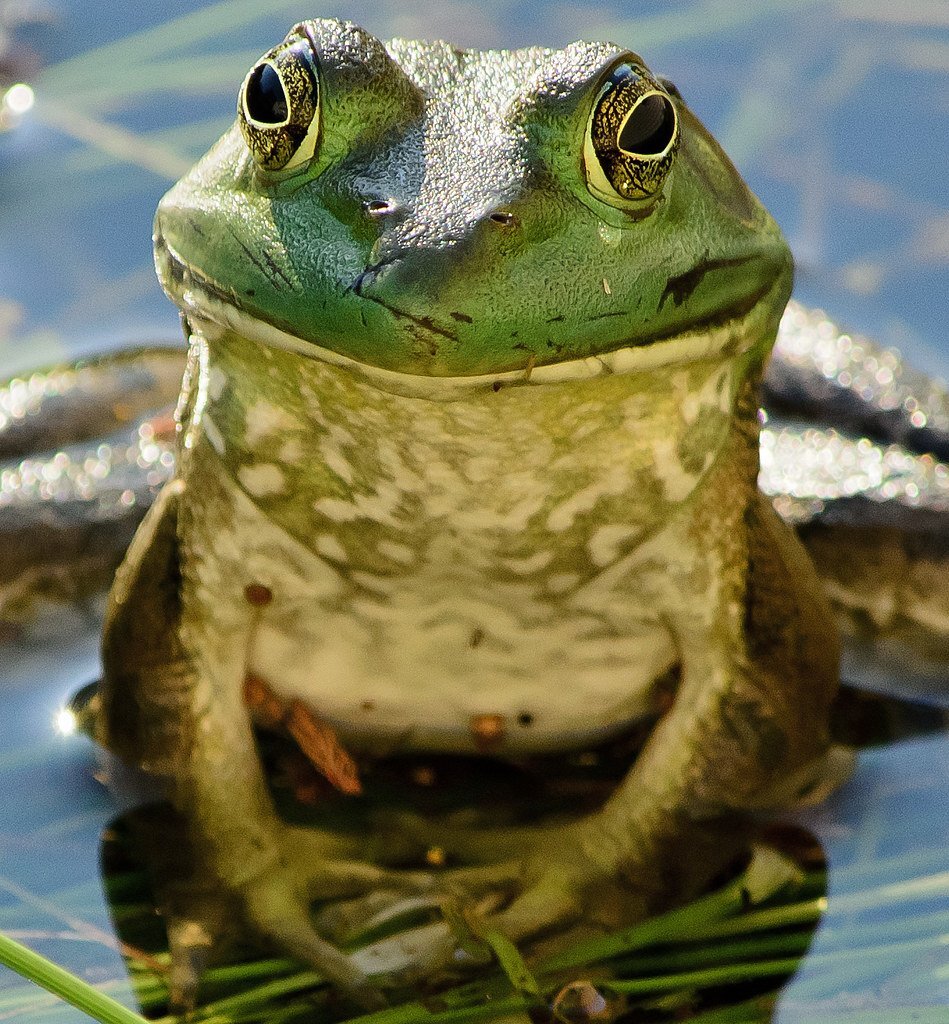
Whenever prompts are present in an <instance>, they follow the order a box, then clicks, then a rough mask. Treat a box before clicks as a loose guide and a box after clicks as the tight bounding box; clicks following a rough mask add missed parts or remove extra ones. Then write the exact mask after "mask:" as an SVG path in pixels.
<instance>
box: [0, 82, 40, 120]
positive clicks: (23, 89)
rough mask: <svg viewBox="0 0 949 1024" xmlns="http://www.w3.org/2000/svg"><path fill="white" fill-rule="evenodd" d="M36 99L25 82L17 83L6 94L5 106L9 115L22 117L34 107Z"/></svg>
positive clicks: (4, 98)
mask: <svg viewBox="0 0 949 1024" xmlns="http://www.w3.org/2000/svg"><path fill="white" fill-rule="evenodd" d="M35 99H36V97H35V95H34V93H33V90H32V89H31V88H30V86H28V85H27V84H26V83H25V82H17V84H16V85H11V86H10V88H9V89H7V91H6V92H5V93H4V96H3V105H4V107H5V108H6V109H7V111H8V112H9V113H11V114H15V115H16V116H18V117H20V116H22V115H23V114H25V113H27V111H29V110H30V109H31V108H32V107H33V103H34V101H35Z"/></svg>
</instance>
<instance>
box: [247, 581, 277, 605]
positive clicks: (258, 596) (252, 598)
mask: <svg viewBox="0 0 949 1024" xmlns="http://www.w3.org/2000/svg"><path fill="white" fill-rule="evenodd" d="M244 597H245V598H246V600H247V603H248V604H250V605H253V606H254V607H255V608H264V607H266V606H267V605H268V604H270V602H271V601H272V600H273V591H272V590H271V589H270V587H265V586H264V585H263V583H248V584H247V586H246V587H244Z"/></svg>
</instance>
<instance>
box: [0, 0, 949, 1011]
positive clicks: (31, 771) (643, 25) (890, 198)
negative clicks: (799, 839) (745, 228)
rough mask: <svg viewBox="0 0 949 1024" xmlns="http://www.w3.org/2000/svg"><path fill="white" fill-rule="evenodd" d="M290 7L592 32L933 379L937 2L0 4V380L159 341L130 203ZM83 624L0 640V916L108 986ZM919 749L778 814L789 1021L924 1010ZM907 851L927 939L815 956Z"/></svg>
mask: <svg viewBox="0 0 949 1024" xmlns="http://www.w3.org/2000/svg"><path fill="white" fill-rule="evenodd" d="M316 16H337V17H345V18H350V19H352V20H354V21H357V22H359V23H360V24H361V25H363V26H364V27H365V28H367V29H368V30H370V31H372V32H374V33H376V34H377V35H379V36H380V37H383V38H387V37H389V36H392V35H404V36H411V37H422V38H432V37H445V38H449V39H451V40H452V41H453V42H455V43H457V44H460V45H462V46H471V47H511V46H520V45H528V44H546V45H551V46H559V45H562V44H564V43H567V42H569V41H571V40H573V39H576V38H609V39H613V40H615V41H616V42H618V43H620V44H623V45H625V46H628V47H630V48H631V49H633V50H636V51H638V52H640V53H641V54H642V55H643V56H644V57H645V59H646V60H647V62H648V63H649V65H650V66H651V67H652V69H653V70H655V71H656V72H658V73H660V74H663V75H665V76H667V77H669V78H671V79H672V80H673V81H674V82H675V83H676V84H677V86H678V87H679V89H680V91H681V92H682V94H683V96H684V97H685V98H686V100H687V101H688V103H689V104H690V106H691V107H692V109H693V110H695V111H696V112H697V113H698V115H699V116H700V117H701V118H702V119H703V120H704V121H705V122H706V124H707V125H708V126H709V127H710V128H711V130H712V131H713V133H714V134H715V135H716V136H717V137H718V139H719V140H720V141H721V142H722V144H723V145H724V147H725V149H726V150H727V151H728V152H729V153H730V155H731V156H732V158H733V159H734V161H735V163H736V164H737V165H738V167H739V170H740V171H741V173H742V174H743V175H744V177H745V178H746V180H748V181H749V183H750V184H751V186H752V188H753V189H754V190H755V192H756V193H757V194H758V195H759V196H760V197H761V198H762V200H763V201H764V203H765V204H766V205H767V206H768V207H769V208H770V210H771V211H772V213H773V214H774V215H775V217H776V218H777V220H778V222H779V223H780V224H781V226H782V228H783V229H784V231H785V233H786V235H787V237H788V238H789V240H790V242H791V246H792V248H793V250H794V253H795V257H796V260H797V266H798V276H797V284H796V295H797V297H798V298H799V299H800V300H801V301H803V302H805V303H807V304H809V305H816V306H821V307H823V308H825V309H826V310H827V311H828V312H829V313H831V314H832V315H833V316H834V317H835V318H836V319H837V320H838V321H839V322H840V323H842V324H843V325H845V326H848V327H851V328H853V329H855V330H858V331H861V332H864V333H866V334H869V335H870V336H872V337H875V338H876V339H878V340H879V341H881V342H882V343H884V344H886V345H894V346H898V347H899V348H900V349H902V350H903V351H904V353H906V354H907V355H908V356H909V358H910V360H911V361H912V362H914V363H915V364H916V365H918V366H919V367H921V368H923V369H926V370H927V371H929V372H930V373H935V374H942V375H943V376H945V375H947V374H949V345H947V338H946V324H947V312H949V308H947V295H949V188H947V183H949V171H947V168H949V2H947V0H916V2H914V3H912V4H899V3H893V2H891V0H758V2H748V3H744V4H742V3H736V2H735V0H678V2H676V0H673V2H659V0H639V2H635V3H628V2H627V3H623V2H620V0H597V2H596V3H592V2H590V3H582V2H534V3H525V2H514V0H442V2H440V3H437V4H436V3H423V2H419V0H335V2H334V3H333V4H327V3H322V2H318V0H307V2H302V0H295V2H292V3H290V2H277V0H270V2H260V0H227V2H221V3H215V4H201V3H197V2H188V0H166V2H164V3H161V4H144V3H139V4H135V3H133V4H127V5H122V6H121V7H120V6H118V5H116V4H115V3H114V2H113V0H48V2H41V0H0V97H2V100H0V377H3V376H5V375H7V374H9V373H12V372H18V371H22V370H25V369H28V368H30V367H37V366H41V365H43V364H47V363H49V362H52V361H55V360H60V359H62V358H69V357H72V356H75V355H77V354H81V353H91V352H98V351H103V350H106V349H115V348H121V347H123V346H128V345H132V344H140V343H143V342H148V341H151V340H156V339H160V340H164V339H174V338H176V337H177V336H178V333H179V328H178V320H177V314H176V311H175V310H174V308H173V307H172V306H171V304H170V303H169V302H168V301H167V300H166V299H165V298H164V296H163V295H162V293H161V291H160V289H159V287H158V285H157V283H156V281H155V278H154V272H153V269H152V262H151V239H150V236H151V219H152V215H153V211H154V209H155V206H156V203H157V202H158V199H159V197H160V196H161V195H162V193H163V192H164V191H165V190H166V189H167V188H168V187H169V186H170V184H171V183H172V182H173V181H174V180H175V179H176V178H177V177H178V176H179V175H180V174H181V173H182V172H183V171H184V170H186V169H187V167H188V166H189V164H190V163H191V162H192V161H193V160H194V159H196V158H197V157H198V156H199V155H200V154H201V153H202V152H204V150H206V149H207V147H208V146H209V145H210V143H211V142H212V141H213V140H214V139H215V138H216V137H217V136H218V135H219V134H220V133H221V132H222V131H223V130H224V129H225V127H226V126H227V125H228V124H229V123H230V121H231V120H232V118H233V112H234V105H235V100H236V95H237V89H238V86H239V84H240V82H241V80H242V78H243V76H244V74H245V73H246V71H247V69H248V68H249V67H250V66H251V65H252V64H253V63H254V62H255V60H256V58H257V57H258V56H259V55H260V54H261V53H263V52H264V51H266V50H267V49H269V48H270V47H271V46H273V45H274V44H275V43H277V42H278V41H279V40H280V39H281V38H282V37H283V35H284V33H285V32H286V30H287V29H288V28H289V26H290V25H292V24H293V23H294V22H295V21H297V20H299V19H301V18H305V17H316ZM97 628H98V626H97V621H96V615H95V613H94V612H93V613H88V614H87V613H86V612H81V613H77V615H76V617H75V618H74V619H72V620H68V621H66V620H63V619H57V620H56V621H55V622H53V621H49V622H43V623H41V624H40V626H39V627H38V628H36V629H35V630H33V631H32V632H31V634H30V635H29V636H28V637H26V638H21V639H19V640H17V641H16V642H11V643H9V644H7V645H6V646H4V647H3V652H4V660H3V664H2V668H0V927H3V928H5V929H8V930H11V931H14V932H16V933H17V934H19V935H21V937H23V938H24V939H25V940H30V936H32V937H33V938H32V940H30V941H33V942H34V944H36V945H37V946H38V948H42V949H43V951H44V952H46V953H47V954H48V955H50V956H53V957H54V958H56V959H58V960H60V961H62V962H65V963H68V964H69V965H70V966H72V967H73V968H74V969H75V970H77V971H79V972H81V973H82V974H83V975H84V976H86V977H87V978H90V979H91V980H95V981H100V982H103V983H105V984H106V985H107V986H110V987H111V990H112V991H114V992H116V993H117V994H119V996H120V997H121V998H123V999H125V1000H126V1001H128V1002H130V1003H134V1000H133V999H132V997H131V995H130V994H129V992H128V989H127V983H126V981H125V972H124V968H123V965H122V961H121V959H120V957H119V954H118V952H117V951H116V949H115V942H114V940H112V939H111V938H110V936H111V934H112V932H111V924H110V920H109V915H108V911H107V907H106V904H105V902H104V900H103V897H102V888H101V879H100V876H99V869H98V859H99V850H100V839H101V837H102V835H103V830H104V829H106V828H107V827H108V823H109V821H110V819H111V816H112V814H113V813H114V808H113V805H112V804H111V802H110V800H109V798H108V797H107V796H106V795H105V793H104V792H103V791H102V790H101V788H100V787H99V786H98V785H97V784H96V783H95V781H94V780H93V777H92V774H93V757H92V753H91V750H90V748H89V746H88V744H87V743H86V742H85V741H84V740H82V739H81V738H79V737H76V736H69V735H67V734H68V732H69V723H68V719H67V720H66V721H65V722H64V721H63V720H62V719H61V718H58V717H57V716H58V709H59V708H60V707H61V706H62V704H63V702H64V701H65V700H67V699H68V697H69V696H70V695H71V694H72V693H73V692H74V691H75V690H76V689H77V688H78V687H79V686H80V685H81V684H83V683H85V682H87V681H89V680H90V679H94V678H95V677H96V675H97V672H98V664H97V661H98V655H97ZM0 639H2V638H0ZM57 722H58V723H59V727H58V728H57ZM947 753H949V741H947V739H946V737H945V736H944V735H943V736H938V735H936V736H930V737H928V738H922V739H919V738H918V739H915V740H908V741H906V742H900V743H894V744H891V745H889V746H886V747H879V748H876V749H874V750H871V751H869V752H867V753H866V754H864V755H863V756H862V757H861V760H860V766H859V769H858V772H857V775H856V776H855V778H854V780H853V781H852V782H851V783H850V784H849V786H847V787H846V788H845V789H844V790H842V791H841V792H839V793H838V794H837V795H836V796H835V797H834V798H833V799H832V801H831V802H830V803H829V804H827V805H826V806H825V807H824V808H822V809H821V810H820V811H818V812H815V813H813V814H811V815H810V816H808V817H807V818H806V819H805V824H807V826H808V827H809V828H812V829H814V830H815V831H816V832H817V834H818V835H819V836H820V839H821V841H822V842H823V844H824V846H825V849H826V850H827V855H828V857H829V859H830V866H831V873H830V881H829V890H830V897H831V903H830V911H829V915H830V916H829V917H828V919H827V921H825V924H824V926H822V928H821V929H820V930H819V932H818V934H817V937H816V939H815V944H814V947H813V950H812V954H811V956H810V958H809V959H807V960H805V962H804V965H803V967H802V969H801V970H800V971H799V973H798V976H797V979H796V981H795V982H794V983H793V984H792V985H791V987H790V988H789V989H788V990H787V992H786V993H785V997H784V998H783V1000H782V1001H780V1002H779V1004H778V1009H777V1010H776V1019H778V1020H788V1021H790V1020H795V1021H796V1020H800V1019H802V1018H801V1017H799V1016H795V1013H796V1012H797V1013H799V1012H803V1011H801V1010H800V1007H801V1006H802V1005H804V1004H803V1003H801V1002H800V1000H801V999H802V998H805V997H806V998H807V999H808V1000H811V1002H808V1003H807V1006H810V1007H811V1009H810V1010H808V1011H807V1012H808V1013H812V1012H813V1007H814V1006H821V1005H823V1006H825V1007H831V1008H834V1010H835V1012H836V1011H837V1010H841V1009H844V1010H845V1009H847V1008H848V1007H850V1008H851V1009H852V1008H853V1007H852V1005H851V1004H853V1002H854V1000H857V1001H858V1002H859V1001H860V1000H863V1004H866V1005H870V1006H871V1009H872V1006H873V1005H876V1004H875V1003H873V1000H878V1001H880V1000H882V1002H881V1004H880V1005H882V1006H884V1010H883V1011H881V1012H882V1013H884V1016H880V1017H879V1018H873V1019H874V1020H880V1021H883V1020H885V1021H886V1022H887V1024H891V1022H894V1024H899V1022H900V1021H902V1020H904V1019H905V1020H907V1021H908V1020H910V1019H912V1020H922V1019H923V1018H922V1017H917V1016H912V1017H911V1016H909V1015H907V1016H902V1015H901V1011H899V1009H898V1008H899V1007H900V1006H906V1007H909V1006H916V1007H917V1008H918V1007H919V1006H927V1007H945V1006H947V1005H949V957H947V949H949V946H947V944H946V942H947V938H946V934H947V932H949V852H947V850H949V785H947V783H949V756H947ZM940 850H941V851H942V854H943V855H944V861H942V862H940V860H939V857H940V854H939V851H940ZM920 851H922V852H920ZM926 851H929V852H926ZM933 851H936V852H935V853H933ZM924 855H925V856H926V857H929V858H930V859H929V860H926V861H925V864H926V865H929V867H928V868H927V870H928V871H929V874H928V875H926V877H927V878H930V877H931V878H934V879H935V881H932V882H930V883H927V885H928V886H929V887H928V888H926V886H924V887H923V890H922V894H921V895H917V896H913V899H914V900H915V901H916V902H915V903H914V904H913V906H914V908H915V909H916V910H920V908H922V909H923V910H926V912H927V913H928V912H929V911H930V910H931V911H932V912H933V913H935V914H937V915H938V914H942V915H943V919H944V921H945V923H944V924H943V925H942V926H940V927H941V931H939V932H938V934H934V935H933V936H931V941H930V940H927V942H928V944H926V942H924V943H923V944H922V945H921V946H920V947H919V948H918V949H915V948H914V950H913V951H909V952H907V951H906V950H905V949H904V948H903V947H902V946H901V947H900V948H899V949H898V950H897V949H894V950H891V951H890V953H889V954H887V955H882V954H880V955H879V958H878V960H877V961H874V962H870V960H868V959H867V958H866V957H861V956H858V957H857V960H859V961H860V962H859V964H857V967H859V968H860V970H862V971H863V974H860V970H856V975H854V974H853V973H851V975H845V977H844V981H841V980H840V979H841V975H840V974H839V973H838V974H834V975H833V976H832V977H831V976H829V975H828V974H827V969H826V964H827V962H828V961H827V960H826V958H827V957H831V958H832V957H834V956H839V955H840V954H841V946H840V943H841V941H843V940H841V939H840V938H839V935H840V931H839V928H840V923H841V921H842V920H843V921H846V920H848V918H847V915H848V914H849V913H850V910H848V909H846V908H848V907H852V906H853V905H854V904H853V903H852V902H851V903H850V904H848V903H847V900H848V899H850V898H851V897H850V896H848V886H853V885H857V884H858V883H859V882H860V879H861V878H862V879H863V880H864V881H865V880H866V877H867V874H866V872H867V871H871V872H873V871H875V872H876V874H875V875H873V877H874V878H876V879H877V880H878V881H879V882H880V883H881V884H885V885H891V886H899V885H901V884H902V885H905V884H906V876H905V871H906V870H912V871H916V870H917V869H919V870H922V868H919V865H920V864H922V863H923V861H920V860H919V858H921V857H924ZM913 857H916V858H917V860H916V861H914V862H913V863H914V864H915V865H916V867H913V868H912V869H910V868H907V867H906V865H907V863H909V862H908V861H907V858H910V860H912V858H913ZM868 865H869V867H868ZM848 872H849V873H848ZM854 872H856V874H855V873H854ZM861 872H863V874H861ZM940 879H941V880H940ZM860 884H863V883H860ZM835 900H836V901H838V902H837V903H835V902H834V901H835ZM881 900H882V903H881V907H882V909H881V911H880V913H881V914H882V915H883V919H884V920H885V919H886V914H887V913H888V911H887V910H886V906H888V904H886V901H885V898H883V897H881ZM838 906H839V907H840V910H839V912H838V913H837V916H836V917H834V908H835V907H838ZM835 929H837V930H835ZM77 936H78V938H77ZM904 945H905V944H904ZM907 957H908V958H909V959H907ZM822 958H824V959H822ZM828 978H830V980H828ZM847 978H849V980H847ZM855 978H856V980H855ZM17 993H19V996H18V995H17ZM854 993H857V994H856V995H855V994H854ZM868 993H870V994H869V995H868ZM17 998H20V1000H21V1002H20V1003H17V1001H16V999H17ZM23 998H28V996H26V997H25V996H24V995H23V990H22V988H18V987H17V982H16V980H15V979H13V978H12V976H10V975H9V972H4V971H3V969H2V968H0V1020H3V1019H4V1018H17V1017H18V1016H19V1015H20V1013H21V1010H22V1005H23V1004H22V999H23ZM813 1000H817V1002H816V1003H815V1002H814V1001H813ZM821 1000H823V1002H821ZM848 1000H849V1003H848ZM867 1000H870V1003H867ZM863 1004H861V1005H863ZM49 1005H50V1007H52V1006H53V1004H52V1003H51V1004H49ZM17 1007H20V1008H21V1009H20V1010H18V1009H17ZM795 1007H797V1008H798V1009H797V1010H795ZM828 1012H830V1010H829V1009H828ZM940 1012H941V1011H940ZM946 1012H949V1011H946ZM906 1013H907V1014H909V1013H910V1011H909V1010H907V1011H906ZM50 1014H51V1017H50V1019H52V1016H55V1017H56V1019H57V1020H71V1019H76V1020H77V1021H78V1020H81V1019H83V1018H82V1017H81V1015H80V1014H78V1012H77V1013H74V1014H72V1015H70V1011H64V1010H59V1009H52V1008H51V1009H50ZM887 1014H888V1015H887ZM30 1019H35V1020H39V1019H40V1018H39V1017H31V1018H30ZM43 1019H45V1018H43ZM723 1019H724V1018H723ZM729 1019H732V1018H729ZM734 1019H735V1020H738V1019H739V1018H737V1017H736V1018H734ZM741 1019H742V1020H744V1019H746V1018H741ZM807 1019H830V1018H829V1017H827V1018H816V1017H809V1018H807ZM834 1019H836V1018H834ZM847 1019H849V1018H847ZM868 1019H869V1018H868ZM925 1019H926V1020H930V1019H931V1020H937V1019H938V1018H937V1017H935V1016H934V1017H926V1018H925ZM947 1019H949V1018H947Z"/></svg>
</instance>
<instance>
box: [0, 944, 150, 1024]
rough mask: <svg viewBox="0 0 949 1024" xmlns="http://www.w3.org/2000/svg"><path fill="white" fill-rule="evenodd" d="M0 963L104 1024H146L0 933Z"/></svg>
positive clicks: (109, 998)
mask: <svg viewBox="0 0 949 1024" xmlns="http://www.w3.org/2000/svg"><path fill="white" fill-rule="evenodd" d="M0 963H3V964H5V965H6V966H7V967H9V968H10V969H11V970H13V971H16V972H17V974H20V975H22V976H23V977H24V978H27V979H28V980H30V981H32V982H33V983H34V984H36V985H39V986H40V987H42V988H45V989H46V991H47V992H52V993H53V995H55V996H59V998H60V999H64V1000H65V1001H66V1002H67V1003H71V1004H72V1005H73V1006H75V1007H76V1009H78V1010H82V1012H83V1013H87V1014H89V1016H90V1017H93V1018H95V1020H98V1021H100V1022H101V1024H147V1022H146V1021H145V1018H144V1017H140V1016H139V1015H138V1014H137V1013H134V1012H133V1011H132V1010H130V1009H129V1008H128V1007H127V1006H123V1005H122V1004H121V1003H119V1002H116V1001H115V1000H114V999H112V998H111V996H107V995H105V993H103V992H100V991H98V989H95V988H93V987H92V985H90V984H88V983H87V982H85V981H83V980H82V978H78V977H76V975H74V974H70V973H69V971H65V970H63V968H62V967H60V966H59V965H58V964H54V963H53V962H52V960H47V959H46V957H44V956H40V954H39V953H35V952H34V951H33V950H32V949H29V948H27V947H26V946H23V945H21V944H20V943H19V942H16V941H14V940H13V939H11V938H9V936H7V935H3V934H2V933H0Z"/></svg>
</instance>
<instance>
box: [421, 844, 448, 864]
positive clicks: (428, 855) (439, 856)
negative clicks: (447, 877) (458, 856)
mask: <svg viewBox="0 0 949 1024" xmlns="http://www.w3.org/2000/svg"><path fill="white" fill-rule="evenodd" d="M425 863H426V864H427V865H428V866H429V867H430V868H442V867H444V866H445V851H444V850H443V849H442V848H441V847H440V846H430V847H429V848H428V849H427V850H426V851H425Z"/></svg>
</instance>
